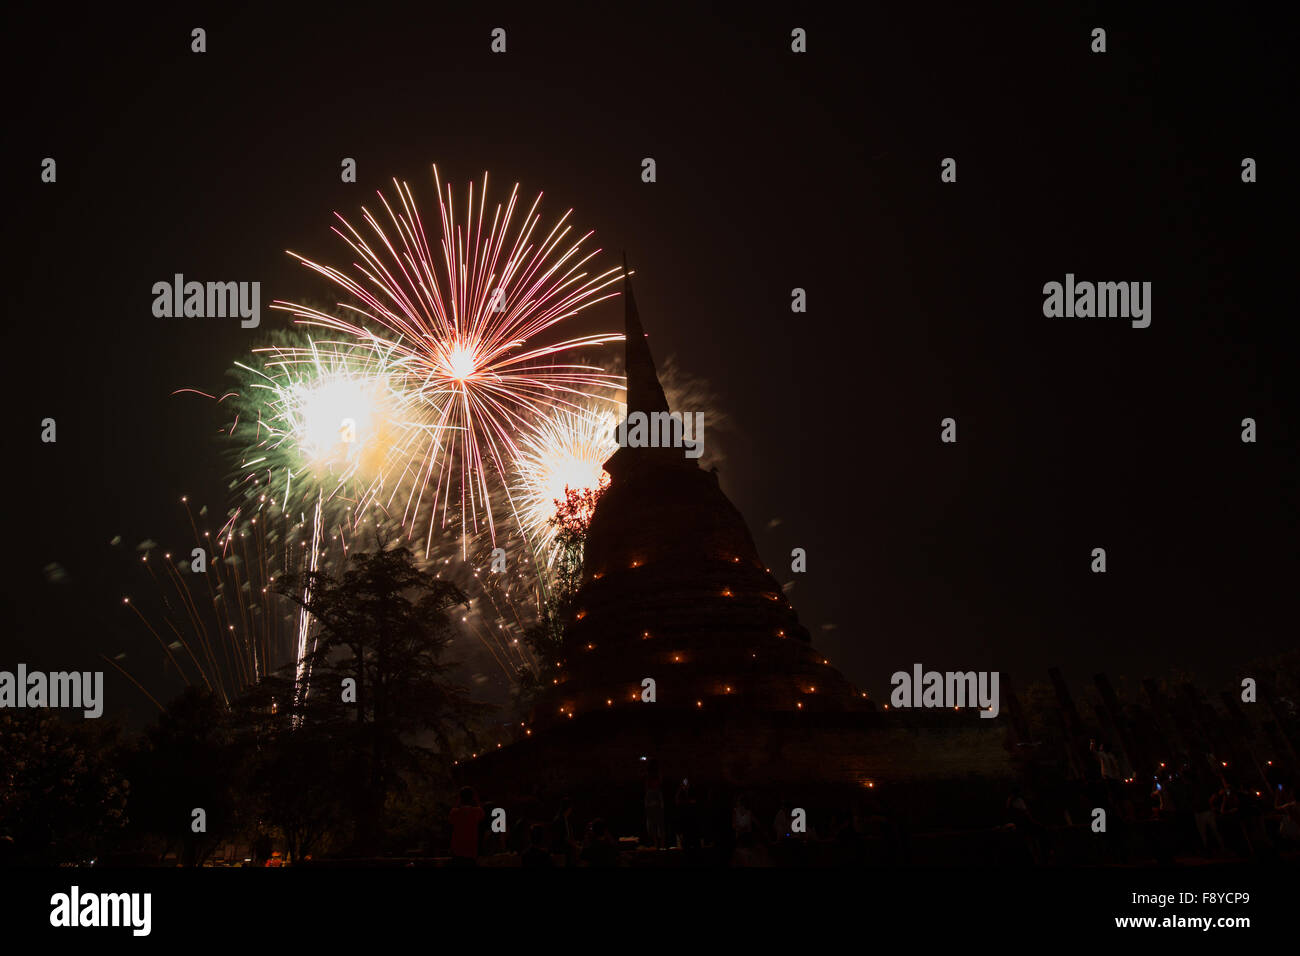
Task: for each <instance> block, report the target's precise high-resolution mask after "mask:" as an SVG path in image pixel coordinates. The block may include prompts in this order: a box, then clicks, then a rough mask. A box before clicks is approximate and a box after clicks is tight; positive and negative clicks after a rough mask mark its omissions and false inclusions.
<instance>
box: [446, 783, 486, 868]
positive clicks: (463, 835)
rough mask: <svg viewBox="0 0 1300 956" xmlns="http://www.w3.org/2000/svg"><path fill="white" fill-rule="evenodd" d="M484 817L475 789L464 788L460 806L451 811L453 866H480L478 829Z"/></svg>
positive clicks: (461, 793)
mask: <svg viewBox="0 0 1300 956" xmlns="http://www.w3.org/2000/svg"><path fill="white" fill-rule="evenodd" d="M484 816H485V815H484V813H483V808H482V807H481V806H479V803H478V797H477V796H476V795H475V793H474V788H473V787H465V788H463V789H462V790H461V791H460V803H459V805H458V806H455V807H453V808H452V811H451V864H452V866H478V827H479V824H480V823H482V822H483V819H484Z"/></svg>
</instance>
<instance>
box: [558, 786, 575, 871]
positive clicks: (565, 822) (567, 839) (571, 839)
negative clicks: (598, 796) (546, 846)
mask: <svg viewBox="0 0 1300 956" xmlns="http://www.w3.org/2000/svg"><path fill="white" fill-rule="evenodd" d="M572 817H573V799H572V798H571V797H565V798H564V799H563V800H562V801H561V802H560V812H559V813H557V814H556V815H555V820H554V821H552V823H551V852H552V853H563V854H564V865H565V866H576V865H577V862H578V849H579V847H578V840H577V837H576V836H575V834H574V832H573V819H572Z"/></svg>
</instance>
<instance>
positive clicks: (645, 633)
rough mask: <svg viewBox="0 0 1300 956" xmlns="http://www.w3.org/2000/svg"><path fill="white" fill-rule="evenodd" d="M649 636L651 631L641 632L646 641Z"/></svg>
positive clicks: (642, 638)
mask: <svg viewBox="0 0 1300 956" xmlns="http://www.w3.org/2000/svg"><path fill="white" fill-rule="evenodd" d="M649 637H650V632H649V631H642V632H641V640H643V641H644V640H648V639H649Z"/></svg>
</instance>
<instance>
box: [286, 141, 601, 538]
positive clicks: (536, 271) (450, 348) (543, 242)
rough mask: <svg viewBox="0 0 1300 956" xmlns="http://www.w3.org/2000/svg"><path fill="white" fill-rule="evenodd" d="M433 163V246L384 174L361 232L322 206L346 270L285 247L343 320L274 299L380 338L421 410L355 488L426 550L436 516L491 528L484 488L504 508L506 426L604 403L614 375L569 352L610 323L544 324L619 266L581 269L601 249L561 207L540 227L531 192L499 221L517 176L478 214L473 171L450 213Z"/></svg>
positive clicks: (509, 432) (578, 304) (512, 445)
mask: <svg viewBox="0 0 1300 956" xmlns="http://www.w3.org/2000/svg"><path fill="white" fill-rule="evenodd" d="M433 173H434V182H435V184H436V186H437V189H438V195H439V201H438V212H439V216H440V218H441V220H442V241H441V243H440V248H439V252H438V253H435V252H434V251H433V249H432V247H431V245H430V243H429V239H428V236H427V235H426V233H425V229H424V223H423V222H422V220H421V218H420V213H419V211H418V209H417V207H416V202H415V198H414V196H413V194H412V193H411V189H410V187H409V186H408V185H406V184H405V183H401V182H398V181H397V180H394V181H393V185H394V187H395V189H396V192H397V200H398V201H397V203H396V205H394V204H390V202H389V201H388V199H387V198H385V197H384V195H383V193H382V192H380V193H379V194H378V195H379V199H380V202H381V203H383V206H384V211H385V212H386V213H387V219H386V220H382V219H381V218H378V217H376V216H375V215H373V214H371V212H370V211H369V210H368V209H365V208H364V207H363V208H362V213H363V217H364V220H365V225H366V227H368V230H369V232H368V234H367V235H363V234H362V232H361V231H359V230H357V229H355V228H353V227H352V225H351V224H350V223H349V222H348V221H347V220H346V219H345V218H344V217H343V216H341V215H339V214H338V213H336V214H335V215H336V217H337V218H338V221H339V223H340V225H339V226H335V227H334V228H333V231H334V232H335V234H337V235H338V236H339V237H340V238H341V239H343V241H344V242H346V243H347V244H348V247H349V248H350V249H351V250H352V252H353V253H355V255H356V256H357V257H358V258H357V260H356V261H354V262H353V263H352V267H351V271H342V270H339V269H335V268H332V267H330V266H326V265H321V264H319V263H316V262H312V261H310V260H308V259H306V258H304V257H302V256H299V255H297V254H296V253H293V252H290V253H289V254H290V255H292V256H294V257H295V258H296V259H298V260H299V261H300V262H302V263H303V264H304V265H306V266H307V267H308V268H310V269H313V270H315V271H316V272H319V273H320V274H321V275H323V276H325V278H327V279H329V280H330V281H331V282H332V283H334V284H335V285H336V286H338V287H339V288H340V289H342V290H344V291H345V292H346V293H347V294H348V295H349V296H350V297H351V300H352V301H349V302H341V303H340V307H341V308H342V309H343V310H344V312H345V314H349V313H350V314H351V315H353V316H355V320H349V319H340V318H338V317H337V316H334V315H329V314H326V313H323V312H321V311H319V310H317V309H313V308H310V307H307V306H301V305H294V304H291V303H283V302H277V303H275V305H274V307H275V308H278V309H282V310H285V311H288V312H292V313H293V314H294V315H295V316H296V317H297V318H298V320H299V321H300V322H303V323H306V324H312V325H320V326H324V327H326V328H330V329H334V330H337V331H340V332H344V333H346V334H347V335H349V336H352V337H354V338H355V339H359V340H369V341H371V342H378V343H382V345H383V347H384V348H385V350H386V351H389V350H390V351H389V355H390V363H391V368H392V369H394V370H395V371H396V372H397V373H399V375H400V376H401V377H402V383H401V385H400V386H399V387H401V388H402V390H403V391H405V392H406V393H407V394H408V397H410V396H414V397H415V399H417V402H418V404H421V405H422V406H423V409H424V414H423V416H422V417H421V420H420V421H419V422H418V423H413V424H411V425H410V428H411V429H412V435H411V436H407V440H405V441H402V442H398V443H395V449H397V453H395V454H394V455H393V456H392V457H391V458H390V460H389V461H387V462H386V463H385V466H384V467H383V468H382V469H381V470H380V471H381V473H380V474H379V476H378V477H377V478H376V479H375V480H374V481H373V483H372V484H371V486H370V488H369V490H368V492H367V498H368V499H369V500H373V501H377V502H380V503H381V504H382V505H383V506H384V508H385V510H387V511H389V513H390V514H397V513H399V512H400V514H401V518H402V523H403V524H404V525H405V526H406V527H407V529H408V532H409V533H412V534H414V533H416V531H417V529H419V530H423V532H424V534H425V550H426V553H427V551H428V548H429V546H430V544H431V543H432V538H433V535H434V532H435V530H436V528H437V527H439V526H440V525H441V526H446V525H447V524H449V523H452V522H454V521H455V520H456V519H455V517H454V516H459V522H460V534H461V540H462V542H466V541H467V539H468V537H469V536H470V535H471V534H473V533H477V532H478V531H479V530H480V527H481V526H484V527H486V528H487V529H488V531H489V532H490V534H491V535H492V539H493V540H494V541H495V537H496V529H495V525H494V519H493V514H492V512H493V499H492V494H493V493H494V492H495V493H498V494H499V495H500V496H502V498H503V499H504V502H505V503H506V505H507V507H508V509H509V511H510V512H512V513H516V515H517V512H516V509H515V507H514V502H513V499H512V498H511V492H510V489H509V486H508V477H509V475H510V474H511V472H512V465H513V463H514V462H515V461H517V459H518V458H519V448H518V447H517V444H516V437H517V436H518V435H519V434H520V433H521V432H522V431H523V430H524V429H526V428H528V427H530V426H532V425H533V424H534V423H536V422H537V421H538V420H539V419H541V418H542V417H544V416H546V415H548V414H552V413H554V412H555V411H556V410H557V409H578V408H584V407H588V406H589V405H590V404H591V403H592V402H596V403H610V402H613V401H614V399H615V396H616V395H617V393H618V391H619V390H620V389H621V388H622V385H623V380H622V378H621V377H620V376H616V375H610V374H608V373H606V372H605V371H604V369H603V368H602V367H600V366H597V365H592V364H577V363H575V360H574V358H573V353H576V352H578V351H580V350H583V349H590V348H593V347H599V346H602V345H604V344H606V343H610V342H616V341H621V340H622V336H621V335H618V334H600V335H587V336H582V337H579V338H564V337H563V335H562V334H559V333H557V330H556V329H555V328H554V327H555V326H557V325H559V324H560V323H562V322H563V321H564V320H566V319H569V318H571V317H573V316H574V315H577V314H578V313H579V312H580V311H582V310H583V309H585V308H588V307H590V306H592V305H595V304H596V303H598V302H601V301H603V300H604V299H606V298H610V297H612V296H613V295H616V294H617V293H613V292H611V293H606V294H603V295H602V292H603V290H605V289H607V288H608V287H609V286H610V285H612V284H613V283H615V282H617V281H618V280H619V279H620V278H621V276H622V272H621V270H620V269H618V268H612V269H608V270H605V271H604V272H600V273H595V272H594V270H593V271H589V269H590V266H589V263H590V262H591V260H592V259H593V258H594V257H595V256H596V255H598V254H599V252H600V250H599V249H593V250H590V251H586V250H584V249H583V248H582V246H583V243H584V242H586V240H587V239H589V238H590V237H591V235H592V233H591V232H588V233H586V234H585V235H583V236H581V237H580V238H576V239H575V238H574V235H573V227H572V226H571V225H570V224H569V222H568V220H569V217H570V214H571V213H572V210H569V211H568V212H566V213H565V214H564V215H563V216H561V217H560V219H559V221H557V222H556V223H555V225H554V226H553V227H552V228H551V229H550V231H549V233H547V234H546V236H545V238H544V239H542V238H539V237H540V234H541V230H539V229H538V224H539V223H540V222H541V216H540V215H539V214H538V212H537V209H538V205H539V204H540V203H541V199H542V194H541V193H538V195H537V198H536V199H535V200H534V201H533V204H532V206H531V207H530V208H529V210H528V212H527V213H526V214H525V215H524V216H523V218H522V220H521V221H520V222H519V224H518V226H517V228H514V229H513V230H512V221H513V220H514V216H515V207H516V203H517V200H518V195H519V186H518V184H516V185H515V187H514V189H513V190H512V191H511V193H510V199H509V202H508V203H507V204H506V205H505V207H504V209H503V208H502V206H501V205H500V204H497V205H496V207H495V210H494V212H493V213H492V215H491V218H490V221H489V222H487V223H485V221H484V219H485V214H486V209H487V203H486V193H487V174H486V173H485V174H484V177H483V187H482V189H481V190H480V194H479V199H478V203H477V205H476V204H475V198H474V186H473V184H471V185H470V187H469V198H468V202H467V204H466V209H465V215H464V219H463V221H462V222H457V221H456V214H455V206H454V203H453V199H452V192H451V187H450V186H448V187H447V189H446V191H445V194H444V192H443V188H442V183H441V181H440V180H439V178H438V169H437V167H436V166H435V167H434V170H433ZM498 500H499V501H500V500H502V499H500V498H499V499H498ZM358 510H360V509H358ZM464 546H465V545H464V544H463V545H462V547H464Z"/></svg>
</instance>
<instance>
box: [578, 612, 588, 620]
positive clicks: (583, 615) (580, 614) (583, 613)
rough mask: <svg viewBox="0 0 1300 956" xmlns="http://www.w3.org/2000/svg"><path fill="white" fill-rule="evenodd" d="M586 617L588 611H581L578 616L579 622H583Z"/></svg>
mask: <svg viewBox="0 0 1300 956" xmlns="http://www.w3.org/2000/svg"><path fill="white" fill-rule="evenodd" d="M586 616H587V612H586V611H579V612H578V614H577V618H578V620H579V621H581V620H582V619H583V618H584V617H586Z"/></svg>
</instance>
